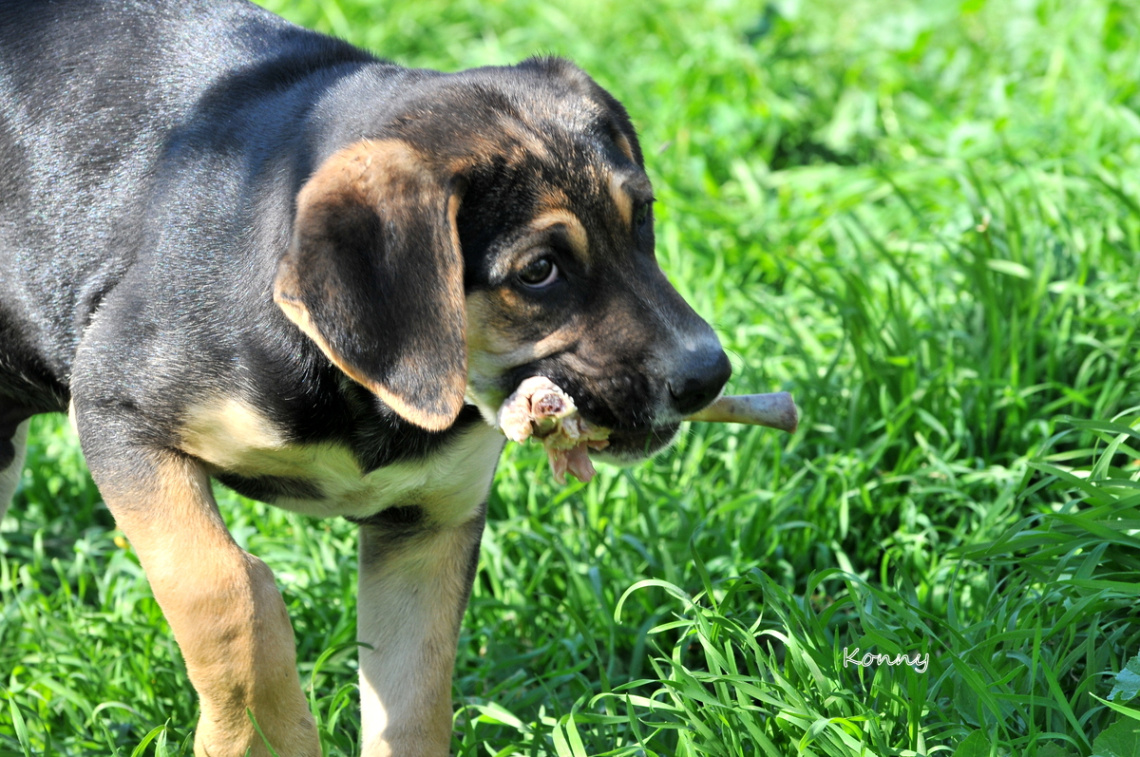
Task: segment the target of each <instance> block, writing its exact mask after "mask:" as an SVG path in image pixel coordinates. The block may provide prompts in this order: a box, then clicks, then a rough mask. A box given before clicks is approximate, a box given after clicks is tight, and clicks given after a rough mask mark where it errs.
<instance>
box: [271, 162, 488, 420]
mask: <svg viewBox="0 0 1140 757" xmlns="http://www.w3.org/2000/svg"><path fill="white" fill-rule="evenodd" d="M437 173H438V172H437V171H433V170H432V169H431V167H429V166H428V165H427V164H426V162H425V160H424V159H423V157H422V156H421V155H420V154H419V153H417V152H416V151H415V150H414V149H413V148H412V147H411V146H410V145H408V144H407V143H405V142H402V141H399V140H365V141H361V142H358V143H356V144H354V145H352V146H350V147H347V148H345V149H343V150H341V151H340V152H337V153H336V154H334V155H333V156H332V157H331V158H329V159H328V160H326V161H325V162H324V163H323V164H322V165H321V166H320V167H319V168H318V169H317V171H316V172H315V173H314V174H313V176H312V177H311V178H310V179H309V180H308V182H307V183H306V184H305V186H304V187H303V188H302V190H301V192H300V193H299V194H298V196H297V212H296V218H295V222H294V227H293V241H292V244H291V246H290V247H289V250H288V252H286V254H285V256H284V257H283V258H282V259H281V262H280V264H279V265H278V268H277V278H276V280H275V281H274V287H273V299H274V301H275V302H276V303H277V304H278V306H280V308H281V309H282V310H283V311H284V312H285V315H286V316H287V317H288V318H289V320H291V321H292V322H293V323H295V324H297V326H299V327H300V329H301V330H302V331H303V332H305V334H306V335H308V336H309V338H311V339H312V340H313V341H314V342H316V344H317V345H318V346H319V347H320V349H321V351H322V352H324V354H325V355H326V356H327V357H328V358H329V360H331V361H332V362H333V363H334V364H335V365H336V366H337V367H338V368H340V369H341V370H342V371H344V372H345V373H346V374H347V375H348V376H350V377H351V378H352V379H353V380H355V381H357V382H358V383H360V384H362V385H363V386H365V387H367V388H368V389H369V390H370V391H371V392H372V393H374V394H375V395H376V396H378V397H379V398H380V399H381V400H383V401H384V403H385V404H387V405H388V406H389V407H391V408H392V409H393V410H394V411H395V412H396V413H397V414H398V415H400V416H401V417H402V418H404V419H406V420H408V421H410V422H411V423H414V424H416V425H417V426H420V427H421V428H425V429H428V430H430V431H439V430H442V429H445V428H447V427H448V426H450V425H451V424H452V423H454V421H455V418H456V416H457V415H458V414H459V411H460V409H462V407H463V395H464V392H465V390H466V385H467V350H466V341H465V340H466V314H465V308H464V296H463V255H462V253H461V251H460V249H459V234H458V231H457V229H456V225H455V217H456V213H457V211H458V209H459V202H460V197H459V193H458V190H457V188H456V186H455V184H456V182H455V180H454V179H453V178H451V177H448V176H439V175H437Z"/></svg>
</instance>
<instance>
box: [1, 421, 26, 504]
mask: <svg viewBox="0 0 1140 757" xmlns="http://www.w3.org/2000/svg"><path fill="white" fill-rule="evenodd" d="M29 423H30V421H24V422H23V423H21V424H20V425H19V426H17V427H16V433H15V435H14V436H13V437H12V446H13V447H15V448H16V456H15V457H14V458H13V459H12V462H11V463H10V464H9V465H8V467H7V468H5V469H4V470H0V520H3V519H4V513H6V512H8V505H10V504H11V503H12V495H13V494H15V493H16V487H17V486H18V485H19V483H20V473H21V472H22V471H23V469H24V453H25V452H27V449H28V425H29Z"/></svg>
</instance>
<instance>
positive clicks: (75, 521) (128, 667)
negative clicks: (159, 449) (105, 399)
mask: <svg viewBox="0 0 1140 757" xmlns="http://www.w3.org/2000/svg"><path fill="white" fill-rule="evenodd" d="M266 4H267V5H270V6H271V7H273V8H274V9H276V10H278V11H280V12H283V13H286V14H287V15H289V16H290V17H292V18H294V19H296V20H297V21H299V22H301V23H305V24H306V25H310V26H314V27H316V28H319V29H322V30H324V31H329V32H334V33H337V34H340V35H342V36H345V37H348V38H350V39H352V40H353V41H355V42H357V43H358V44H363V45H365V46H368V47H369V48H370V49H372V50H374V51H376V52H378V53H380V54H382V55H385V56H388V57H391V58H393V59H395V60H397V61H399V62H401V63H405V64H408V65H422V66H431V67H437V68H443V69H447V70H453V69H456V68H461V67H466V66H473V65H483V64H500V63H511V62H516V61H518V60H520V59H522V58H525V57H527V56H529V55H532V54H536V53H557V54H563V55H567V56H569V57H571V58H573V59H575V60H576V61H578V62H579V63H580V64H581V65H583V66H584V67H585V68H586V69H587V70H588V71H590V73H591V74H593V75H594V76H595V77H596V78H597V79H598V80H599V81H600V82H601V83H602V84H603V85H605V86H606V87H608V88H609V89H610V90H611V91H613V92H614V94H615V95H617V96H618V97H619V98H620V99H621V100H622V101H623V102H624V103H625V104H626V106H627V107H628V109H629V110H630V113H631V115H632V116H633V119H634V121H635V123H636V124H637V126H638V128H639V130H640V133H641V135H642V140H643V144H644V146H645V148H646V154H647V157H648V161H649V164H650V165H649V171H650V174H651V177H652V178H653V180H654V183H655V192H656V195H657V197H658V199H659V203H658V207H657V209H656V214H657V218H658V257H659V259H660V261H661V264H662V266H663V267H664V268H665V270H666V272H667V273H668V274H669V276H670V278H671V279H672V280H673V281H674V282H675V283H676V285H677V287H678V288H679V289H680V290H681V292H682V293H683V294H684V295H685V296H686V297H687V298H688V299H689V300H690V301H691V302H692V303H693V305H694V306H695V307H696V308H697V310H698V311H699V312H701V313H702V314H703V315H705V316H706V317H707V318H708V319H709V320H710V321H711V322H712V323H713V324H714V326H715V327H716V329H717V331H718V333H719V334H720V336H721V338H722V340H723V341H724V343H725V345H726V347H727V348H728V349H729V351H730V354H731V356H732V360H733V365H734V368H735V375H734V378H733V383H732V387H731V389H732V390H733V391H734V392H746V391H771V390H775V389H780V388H783V389H788V390H789V391H792V392H793V393H794V394H795V396H796V399H797V401H798V403H799V405H800V407H801V410H802V413H803V416H804V422H803V424H802V427H801V429H800V431H798V432H797V433H796V434H795V435H794V436H791V437H787V436H782V435H779V434H777V433H775V432H770V431H765V430H758V429H737V428H726V427H693V428H690V429H687V430H686V432H685V434H684V436H683V437H682V438H681V440H680V441H679V442H678V444H677V445H676V446H675V447H674V448H673V449H672V450H670V451H669V452H668V453H667V454H664V455H662V456H660V457H658V458H656V459H654V460H652V461H650V462H648V463H646V464H644V465H641V466H639V467H637V468H634V469H631V470H618V469H613V468H604V469H603V470H602V471H601V474H600V475H599V477H598V478H597V479H596V480H595V481H594V482H593V483H591V484H589V485H588V486H582V485H579V484H571V485H570V486H568V487H566V488H556V487H554V486H553V485H552V484H551V483H550V481H549V476H548V475H546V474H545V473H544V472H543V466H544V465H545V462H544V461H543V460H542V455H541V453H540V451H537V450H533V449H530V448H525V447H516V446H514V445H511V446H510V447H509V448H508V450H507V453H506V457H505V459H504V462H503V465H502V466H501V468H500V472H499V474H498V476H497V478H496V482H495V488H494V491H493V493H492V499H491V502H490V521H489V524H488V529H487V534H486V536H485V539H484V544H483V556H482V561H481V565H480V572H479V575H478V578H477V580H476V585H475V589H474V592H473V595H472V599H471V607H470V610H469V612H468V614H467V616H466V618H465V622H464V628H463V634H462V638H461V640H460V659H459V662H458V666H457V671H456V679H455V697H456V702H457V715H456V728H455V742H454V745H453V749H454V751H455V752H456V753H457V754H460V755H472V756H474V755H500V754H502V755H512V754H523V755H559V756H562V755H572V756H573V757H580V756H581V755H611V754H612V755H694V756H695V755H716V756H717V757H720V756H726V757H727V756H736V755H749V756H751V755H765V757H769V756H780V757H783V756H784V755H813V756H814V755H821V756H822V755H827V756H835V757H839V756H846V755H881V756H883V757H887V756H888V755H889V756H891V757H894V756H896V755H897V756H903V755H935V754H941V755H946V756H947V757H950V756H951V755H956V756H957V757H968V756H973V755H1009V756H1010V757H1014V756H1017V757H1020V756H1021V755H1042V757H1076V756H1078V755H1079V756H1081V757H1085V756H1086V755H1090V754H1102V755H1105V756H1106V757H1107V755H1109V754H1113V753H1116V754H1120V755H1125V754H1137V753H1140V747H1137V746H1136V744H1135V741H1129V739H1130V738H1134V736H1133V735H1131V734H1130V732H1129V728H1128V726H1127V724H1128V723H1129V722H1133V721H1131V720H1130V718H1129V712H1131V713H1132V715H1135V714H1136V709H1135V708H1136V707H1137V705H1136V703H1135V701H1129V699H1130V696H1129V692H1131V696H1135V693H1136V692H1135V689H1131V690H1130V689H1129V688H1128V686H1126V685H1125V686H1123V687H1120V688H1119V689H1118V693H1117V695H1116V696H1115V697H1114V698H1113V699H1112V700H1108V696H1109V693H1110V692H1112V691H1113V689H1114V686H1119V681H1118V678H1117V674H1120V673H1121V672H1122V671H1126V666H1127V665H1128V664H1129V662H1130V661H1133V664H1134V665H1140V663H1135V662H1134V661H1135V658H1136V656H1137V654H1138V653H1140V615H1138V614H1137V612H1136V609H1135V608H1136V597H1137V596H1138V594H1140V557H1138V555H1140V551H1138V550H1137V547H1140V537H1138V533H1140V464H1138V460H1140V431H1138V429H1140V339H1138V336H1137V324H1138V323H1140V318H1138V317H1137V312H1138V305H1137V303H1138V299H1137V291H1140V183H1138V182H1137V180H1136V177H1137V176H1138V175H1140V174H1138V172H1137V169H1138V168H1140V117H1138V116H1137V111H1138V110H1140V78H1138V77H1137V76H1136V73H1135V61H1136V60H1138V59H1140V27H1138V22H1137V16H1136V14H1135V13H1134V12H1132V10H1131V9H1130V8H1129V6H1127V5H1126V4H1121V3H1114V2H1110V1H1109V0H1101V1H1099V2H1089V3H1071V4H1070V3H1063V2H1058V1H1055V0H1037V1H1036V2H1028V3H1017V4H1014V3H1004V2H997V1H996V0H990V1H989V2H986V1H985V0H971V1H970V2H963V3H955V4H939V3H911V4H907V5H905V6H904V5H900V4H898V3H889V2H882V1H879V0H856V1H855V2H831V1H830V0H826V1H820V2H810V3H808V2H804V3H787V4H779V3H777V4H771V5H768V6H766V9H765V8H764V7H761V6H747V5H743V4H736V3H721V2H713V3H708V2H694V1H692V0H667V2H663V3H654V4H643V5H637V4H620V5H619V4H604V3H597V2H586V1H585V0H566V2H561V3H554V4H551V3H545V4H541V3H535V2H532V0H504V2H498V3H475V2H447V3H444V2H425V1H423V0H417V2H402V1H400V2H390V3H385V4H383V5H381V4H375V3H368V2H362V1H359V0H358V1H356V2H349V1H348V0H342V1H341V2H324V3H302V2H285V1H283V0H282V1H279V2H270V3H266ZM219 497H220V498H221V499H222V502H223V510H224V511H225V513H226V515H227V518H228V519H229V523H230V525H231V528H232V530H233V531H234V533H235V536H236V537H237V539H238V540H239V542H240V543H241V544H243V546H246V547H248V548H249V549H251V550H252V551H254V552H255V553H256V554H258V555H259V556H261V557H262V558H264V559H265V560H266V561H267V562H268V563H269V564H270V566H271V567H273V569H274V571H275V573H276V575H277V578H278V583H279V585H280V586H281V587H282V590H283V592H284V594H285V598H286V603H287V604H288V605H289V607H290V612H291V615H292V617H293V621H294V627H295V628H296V632H297V640H298V657H299V659H300V660H301V665H302V679H303V680H305V681H309V682H311V683H312V686H311V701H312V703H313V706H314V711H315V712H316V714H317V717H318V721H319V724H320V729H321V734H322V740H323V742H324V745H325V750H326V753H328V754H351V753H354V752H355V750H356V748H357V737H358V727H359V723H358V714H357V712H356V705H355V698H356V690H355V663H354V658H355V654H354V647H353V634H354V631H353V628H354V620H353V605H354V599H353V595H354V587H355V580H356V577H355V535H354V530H353V528H352V527H351V526H350V525H349V524H347V523H344V522H340V521H313V520H309V519H305V518H301V517H298V516H294V515H289V514H286V513H283V512H280V511H276V510H273V509H272V508H267V507H263V506H261V505H257V504H254V503H249V502H246V501H241V500H239V499H238V498H236V497H234V496H233V495H231V494H227V493H224V492H221V491H220V492H219ZM116 536H117V532H116V531H114V530H113V523H112V521H111V519H110V517H109V514H108V513H107V511H106V508H105V507H103V506H102V504H101V500H100V498H99V495H98V493H97V492H96V491H95V489H94V488H93V486H92V485H91V483H90V480H89V478H88V476H87V474H86V470H85V468H84V467H83V464H82V460H81V457H80V456H79V455H78V452H77V450H76V448H75V445H74V441H73V440H72V439H71V437H70V434H69V432H68V431H67V430H66V422H65V421H64V420H62V419H42V420H40V421H39V422H38V423H37V425H36V427H35V430H34V435H33V443H32V447H31V449H30V452H29V461H28V467H27V471H26V473H25V478H24V485H23V489H22V490H21V492H20V494H18V495H17V500H16V503H15V504H14V506H13V508H12V510H11V512H10V513H9V516H8V517H7V518H6V519H5V521H4V525H3V534H2V541H0V543H2V544H3V546H4V549H3V557H2V558H0V674H2V676H3V677H2V678H0V699H4V700H6V701H3V702H0V753H3V754H8V753H11V754H25V753H28V754H36V755H63V754H67V755H80V754H121V755H132V754H134V753H136V751H137V753H138V754H155V755H167V754H171V755H176V754H190V747H189V744H190V739H191V738H192V729H193V726H194V721H195V718H196V709H195V708H196V705H195V702H194V700H193V697H192V696H191V692H190V687H189V685H188V683H187V681H186V677H185V670H184V668H183V666H182V663H181V660H180V658H179V657H178V654H177V650H176V648H175V647H174V644H173V642H172V640H171V637H170V634H169V631H168V629H167V628H166V626H165V623H164V621H163V620H162V618H161V613H160V612H159V611H158V608H157V606H156V605H155V603H154V601H153V599H152V598H151V596H150V592H149V589H148V588H147V585H146V583H145V581H144V580H143V578H142V576H141V573H140V571H139V569H138V566H137V562H136V561H135V559H134V556H133V555H132V554H131V553H130V552H129V551H128V550H127V549H124V543H123V542H122V541H121V540H117V539H116ZM845 648H846V649H847V650H848V651H850V650H854V649H855V648H859V649H860V650H861V651H862V652H873V653H879V654H885V655H891V656H892V657H894V656H895V655H899V654H908V655H914V654H918V653H921V654H923V655H929V663H928V666H927V667H926V669H925V670H924V671H923V672H918V671H917V670H916V669H915V668H913V667H911V666H908V665H900V666H894V667H891V666H887V665H885V664H883V665H874V666H869V667H861V666H857V665H852V664H850V663H848V664H846V665H845V664H844V663H845V659H846V658H845V652H844V650H845ZM1125 682H1127V675H1126V674H1125ZM1114 707H1116V708H1123V709H1124V710H1125V712H1121V711H1120V710H1118V709H1114ZM1133 747H1136V748H1135V749H1133V750H1132V751H1129V749H1132V748H1133ZM1114 750H1115V751H1114Z"/></svg>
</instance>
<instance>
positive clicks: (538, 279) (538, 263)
mask: <svg viewBox="0 0 1140 757" xmlns="http://www.w3.org/2000/svg"><path fill="white" fill-rule="evenodd" d="M557 279H558V266H557V265H555V264H554V261H553V260H551V259H550V258H538V259H536V260H532V261H531V262H529V263H527V264H526V267H525V268H523V269H522V270H521V271H519V281H521V282H522V283H524V284H526V285H527V286H528V287H533V288H539V287H544V286H549V285H551V284H553V283H554V282H555V281H556V280H557Z"/></svg>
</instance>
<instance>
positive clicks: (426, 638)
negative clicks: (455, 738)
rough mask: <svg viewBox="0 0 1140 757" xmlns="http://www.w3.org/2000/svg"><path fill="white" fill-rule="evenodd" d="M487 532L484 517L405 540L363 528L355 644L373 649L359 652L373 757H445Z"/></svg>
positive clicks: (365, 726)
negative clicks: (462, 629)
mask: <svg viewBox="0 0 1140 757" xmlns="http://www.w3.org/2000/svg"><path fill="white" fill-rule="evenodd" d="M481 532H482V520H481V518H476V519H474V520H471V521H469V522H467V523H465V524H462V525H459V526H457V527H454V528H447V529H440V530H433V531H430V532H427V533H424V534H422V535H419V536H415V537H411V538H410V539H409V540H408V541H407V542H401V541H396V542H391V541H389V540H386V539H385V535H384V533H383V532H382V531H381V530H379V529H376V528H372V527H363V528H361V530H360V581H359V585H358V594H357V605H358V610H357V639H358V640H359V641H360V642H362V643H364V644H367V645H368V646H369V647H371V649H368V648H361V651H360V700H361V725H362V733H361V741H362V746H363V752H364V753H365V754H368V755H370V757H371V756H372V755H376V756H380V755H383V756H385V757H427V756H429V755H431V756H434V755H442V754H447V750H448V745H449V743H450V739H451V673H452V668H453V667H454V666H455V649H456V641H457V639H458V635H459V622H460V619H461V613H462V609H463V606H464V601H465V599H466V595H467V580H468V577H467V571H468V566H469V564H470V560H471V559H472V556H473V550H474V548H475V545H476V544H477V543H478V541H479V536H480V534H481ZM423 587H431V590H430V591H424V589H423Z"/></svg>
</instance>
